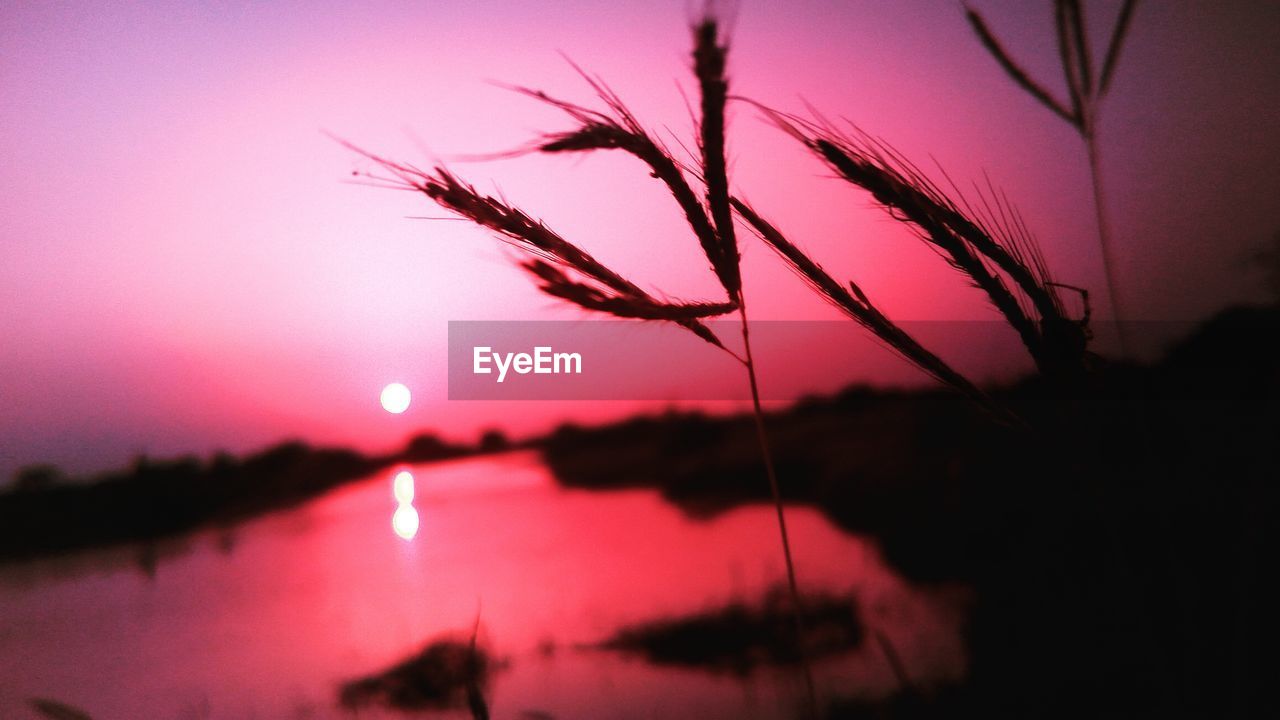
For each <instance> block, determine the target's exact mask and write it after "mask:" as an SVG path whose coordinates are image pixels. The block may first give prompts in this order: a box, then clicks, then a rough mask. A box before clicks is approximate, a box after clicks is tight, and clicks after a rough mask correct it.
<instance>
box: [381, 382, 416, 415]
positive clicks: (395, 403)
mask: <svg viewBox="0 0 1280 720" xmlns="http://www.w3.org/2000/svg"><path fill="white" fill-rule="evenodd" d="M409 399H410V395H409V388H407V387H405V386H404V385H402V384H401V383H391V384H390V385H388V386H386V387H384V388H382V398H381V400H382V409H383V410H386V411H387V412H389V413H392V414H393V415H399V414H400V413H402V412H404V411H405V410H408V409H409Z"/></svg>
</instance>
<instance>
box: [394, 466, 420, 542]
mask: <svg viewBox="0 0 1280 720" xmlns="http://www.w3.org/2000/svg"><path fill="white" fill-rule="evenodd" d="M391 494H392V495H394V496H395V499H396V511H395V513H393V514H392V515H391V529H392V530H394V531H395V533H396V534H397V535H399V536H400V537H402V538H404V539H405V540H412V539H413V538H414V536H416V535H417V534H418V510H417V509H416V508H414V507H413V473H411V472H409V471H408V470H401V471H400V472H397V473H396V474H395V476H394V477H392V478H391Z"/></svg>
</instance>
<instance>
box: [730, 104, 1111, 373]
mask: <svg viewBox="0 0 1280 720" xmlns="http://www.w3.org/2000/svg"><path fill="white" fill-rule="evenodd" d="M765 112H766V114H767V115H768V116H769V117H770V118H771V119H772V120H773V121H774V122H775V123H776V124H777V125H778V126H779V127H780V128H782V129H783V130H785V131H786V132H788V133H789V134H790V135H792V136H793V137H795V138H796V139H797V140H799V141H800V142H801V143H803V144H804V146H805V147H806V148H808V149H809V150H810V151H811V152H812V153H814V154H815V155H816V156H818V157H819V158H820V159H821V160H822V161H823V162H824V163H826V164H827V166H828V167H830V168H831V169H832V170H833V171H835V173H836V174H837V176H839V177H840V178H841V179H844V180H846V181H848V182H850V183H852V184H854V185H856V186H858V187H860V188H862V189H864V190H866V191H867V192H869V193H870V194H871V196H872V197H873V198H874V199H875V201H876V202H877V203H878V204H879V205H880V206H881V207H883V208H884V209H885V210H886V211H888V213H889V215H890V216H891V217H893V218H894V219H895V220H898V221H900V222H903V223H905V224H906V225H908V226H909V227H910V228H911V229H912V231H913V232H914V233H915V234H916V236H917V237H919V238H921V239H922V240H924V241H925V242H926V243H928V244H929V246H930V247H932V248H933V249H934V250H935V251H937V252H938V253H939V254H940V255H941V256H942V257H943V258H944V259H945V260H946V261H947V262H948V263H949V264H950V265H951V266H952V267H954V268H956V269H957V270H959V271H960V272H961V273H963V274H964V275H965V276H967V277H968V278H969V280H970V281H971V282H972V283H973V284H974V285H975V286H977V287H978V288H980V289H981V290H982V291H983V292H984V293H986V295H987V298H988V300H990V302H991V303H992V305H994V306H995V307H996V309H997V310H999V312H1000V313H1001V315H1003V316H1004V318H1005V320H1006V321H1007V322H1008V323H1009V325H1010V326H1012V327H1013V329H1014V330H1015V331H1016V332H1017V333H1018V336H1019V338H1021V340H1022V342H1023V344H1024V345H1025V346H1026V348H1027V351H1028V353H1029V354H1030V355H1031V357H1032V359H1033V360H1035V362H1036V366H1037V367H1038V368H1039V369H1040V370H1041V371H1042V372H1045V373H1046V374H1059V373H1064V372H1067V373H1071V372H1075V371H1077V370H1079V369H1080V368H1081V367H1082V362H1083V354H1084V349H1085V344H1086V341H1087V339H1088V329H1087V328H1086V327H1084V326H1083V325H1082V324H1081V322H1080V321H1077V320H1072V319H1070V318H1068V317H1067V315H1066V312H1065V310H1064V306H1063V303H1062V301H1061V299H1060V298H1059V296H1058V293H1057V287H1059V286H1058V284H1057V283H1055V282H1053V278H1052V277H1051V276H1050V275H1049V273H1048V270H1047V268H1046V267H1045V263H1044V259H1043V256H1042V255H1041V253H1040V250H1039V248H1038V246H1037V244H1036V242H1035V238H1034V237H1032V235H1031V234H1030V233H1029V232H1028V231H1027V230H1026V225H1025V223H1023V222H1022V220H1021V217H1020V215H1018V213H1017V212H1016V211H1015V210H1013V209H1012V207H1010V206H1009V203H1008V201H1007V199H1006V198H1005V197H1004V196H1003V195H1001V194H999V193H997V192H996V191H995V190H994V188H991V189H990V190H989V192H988V193H983V192H982V190H981V189H980V188H979V189H978V197H979V200H980V202H981V203H982V207H983V208H984V209H985V215H984V213H983V212H979V211H977V210H975V208H974V207H973V206H972V205H971V204H970V203H969V202H968V201H967V200H966V199H965V198H964V195H963V194H962V193H960V191H959V189H958V188H955V186H954V183H951V185H952V189H953V192H954V194H955V195H956V198H955V199H953V198H952V197H951V196H949V195H948V194H947V193H946V192H944V191H943V190H942V189H941V188H939V187H938V186H937V184H935V183H934V182H933V181H932V180H930V179H929V177H928V176H927V175H925V173H924V172H922V171H921V170H920V169H919V168H918V167H916V166H915V165H914V164H912V163H911V162H910V161H909V160H907V159H906V158H904V157H902V155H901V154H899V153H898V152H897V151H895V150H894V149H893V148H891V147H889V146H888V145H887V144H885V143H883V142H881V141H879V140H876V139H875V138H872V137H870V136H868V135H867V134H866V133H863V132H861V131H859V130H857V129H856V128H854V132H853V134H840V133H838V132H836V131H835V130H834V129H833V128H832V127H831V125H830V124H829V123H820V122H810V121H806V120H802V119H800V118H797V117H794V116H785V115H783V114H781V113H778V112H776V111H772V110H768V109H767V108H766V109H765ZM944 175H945V173H944ZM988 195H989V196H990V199H988ZM740 212H741V210H740ZM744 217H747V216H745V215H744ZM753 226H754V223H753ZM756 229H757V231H759V230H760V229H761V228H760V227H758V226H757V227H756ZM776 240H777V238H775V241H776ZM766 241H769V238H768V237H766ZM770 244H771V245H774V247H775V249H778V247H777V245H775V242H772V241H771V242H770ZM782 254H783V256H784V257H786V258H787V259H788V261H790V262H792V264H793V265H795V264H796V259H795V258H794V257H792V256H791V255H790V254H789V253H787V252H782ZM799 269H800V271H801V274H802V275H805V276H808V274H809V273H808V272H806V270H805V269H804V267H802V266H799ZM834 302H836V304H837V305H839V306H841V307H843V301H842V300H834ZM868 306H869V303H868ZM855 319H857V318H855ZM881 327H882V329H884V330H886V332H889V333H890V335H892V332H891V331H888V329H887V328H884V327H883V326H881ZM872 329H873V330H874V329H875V328H874V327H873V328H872ZM885 339H886V341H889V339H888V338H885ZM891 344H892V342H891ZM899 351H900V352H902V353H903V354H904V355H906V356H907V357H908V358H909V359H911V360H912V361H913V362H917V364H919V361H920V360H925V359H926V358H923V357H921V356H919V353H918V351H917V350H916V349H914V348H912V347H911V346H910V344H906V345H904V346H903V347H902V348H899ZM908 353H909V354H908ZM921 367H923V368H924V369H925V370H926V371H928V372H930V373H931V374H932V373H933V372H935V371H936V370H939V368H937V366H936V365H931V366H924V365H921ZM948 382H949V384H950V381H948Z"/></svg>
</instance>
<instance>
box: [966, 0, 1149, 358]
mask: <svg viewBox="0 0 1280 720" xmlns="http://www.w3.org/2000/svg"><path fill="white" fill-rule="evenodd" d="M1052 2H1053V11H1054V13H1053V14H1054V28H1055V30H1056V32H1057V44H1058V57H1059V61H1060V62H1061V64H1062V74H1063V77H1064V79H1065V80H1066V85H1067V93H1068V95H1069V98H1070V108H1068V107H1067V106H1066V104H1064V103H1063V102H1062V101H1061V100H1059V99H1057V98H1055V97H1054V96H1053V94H1052V93H1050V92H1049V91H1048V90H1046V89H1045V88H1044V86H1043V85H1041V84H1040V83H1038V82H1036V81H1035V80H1033V79H1032V78H1031V76H1030V74H1029V73H1027V71H1026V70H1024V69H1023V68H1022V66H1020V65H1019V64H1018V63H1017V62H1015V61H1014V60H1013V58H1012V57H1011V56H1010V55H1009V53H1008V51H1006V50H1005V48H1004V46H1003V45H1002V44H1001V43H1000V41H999V40H998V39H997V38H996V36H995V34H994V33H992V32H991V28H990V27H989V26H988V25H987V22H986V20H985V19H984V18H983V17H982V15H981V14H979V13H978V12H977V11H976V10H974V9H973V8H972V7H970V6H969V5H968V3H965V4H964V10H965V17H966V18H967V19H968V21H969V24H970V25H971V26H972V27H973V31H974V33H975V34H977V36H978V39H979V40H980V41H981V42H982V45H983V46H984V47H985V48H986V49H987V51H988V52H990V53H991V55H992V57H994V58H995V60H996V62H997V63H999V65H1000V67H1001V68H1002V69H1004V71H1005V73H1006V74H1008V75H1009V77H1010V78H1011V79H1012V80H1013V81H1014V83H1016V84H1017V85H1018V86H1019V87H1021V88H1022V89H1023V90H1025V91H1026V92H1027V93H1028V94H1029V95H1031V96H1032V97H1033V98H1035V99H1036V100H1037V101H1039V102H1040V103H1041V104H1042V105H1044V106H1045V107H1047V108H1049V109H1050V110H1051V111H1053V113H1054V114H1055V115H1058V116H1059V117H1061V118H1062V119H1064V120H1066V121H1067V122H1068V123H1070V124H1071V126H1072V127H1074V128H1075V129H1076V132H1078V133H1079V134H1080V137H1081V138H1082V139H1083V140H1084V142H1085V150H1086V153H1087V155H1088V160H1089V174H1090V178H1091V180H1092V183H1093V206H1094V212H1095V214H1096V216H1097V218H1096V219H1097V225H1098V245H1099V247H1100V248H1101V250H1102V269H1103V274H1104V275H1105V276H1106V281H1107V293H1108V295H1109V296H1110V298H1111V306H1112V309H1113V314H1114V315H1115V318H1116V320H1117V321H1120V320H1123V317H1124V313H1123V312H1122V310H1121V301H1120V296H1119V293H1118V292H1117V290H1118V285H1117V283H1116V277H1115V258H1114V257H1113V243H1112V239H1111V227H1110V223H1108V221H1107V214H1106V210H1105V206H1104V203H1103V199H1104V197H1105V194H1104V193H1103V191H1102V176H1101V167H1100V166H1101V159H1100V157H1099V153H1098V107H1099V105H1100V104H1101V102H1102V99H1103V98H1104V97H1105V96H1106V94H1107V92H1108V91H1109V90H1110V89H1111V81H1112V79H1113V78H1114V77H1115V71H1116V65H1117V63H1118V62H1119V61H1120V51H1121V49H1122V48H1123V46H1124V40H1125V38H1126V37H1127V35H1128V33H1129V28H1130V27H1131V25H1132V20H1133V13H1134V10H1135V9H1136V8H1137V5H1138V2H1137V0H1125V2H1124V4H1123V5H1121V6H1120V12H1119V15H1118V16H1117V17H1116V22H1115V26H1114V27H1113V28H1112V31H1111V38H1110V40H1109V41H1108V43H1107V52H1106V55H1105V57H1104V59H1103V62H1102V72H1101V73H1099V74H1097V75H1096V76H1095V73H1094V70H1093V53H1092V51H1091V50H1090V47H1089V35H1088V32H1087V31H1086V29H1085V19H1084V6H1083V4H1082V3H1081V2H1080V0H1052ZM1117 330H1118V337H1119V340H1120V352H1121V354H1123V355H1127V354H1128V350H1127V347H1126V346H1127V344H1128V343H1127V342H1126V339H1125V333H1124V327H1123V324H1118V326H1117Z"/></svg>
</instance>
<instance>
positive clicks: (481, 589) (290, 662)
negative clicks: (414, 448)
mask: <svg viewBox="0 0 1280 720" xmlns="http://www.w3.org/2000/svg"><path fill="white" fill-rule="evenodd" d="M398 472H399V470H397V474H396V475H393V476H392V488H391V490H392V493H391V494H392V498H390V499H394V501H395V503H396V507H397V509H396V510H395V514H394V515H393V519H392V528H393V530H394V531H395V532H394V533H388V532H387V529H386V528H387V525H386V523H387V512H388V510H389V507H388V505H389V503H388V500H389V498H388V492H387V490H388V489H387V480H388V476H387V473H385V472H381V473H379V474H377V475H376V476H373V477H371V478H369V480H367V481H365V482H361V483H355V484H352V485H349V486H346V487H343V488H340V489H338V490H336V491H334V492H332V493H330V494H328V495H326V496H324V497H322V498H319V499H317V500H315V501H313V502H311V503H308V504H306V505H304V506H301V507H299V508H296V509H293V510H289V511H286V512H282V513H279V514H276V515H273V516H270V517H266V518H262V519H260V520H257V521H254V522H251V523H247V524H246V525H244V526H242V527H241V528H239V529H238V530H237V531H236V543H235V545H234V547H233V548H232V549H230V551H228V550H227V548H226V546H225V544H224V545H223V547H222V549H219V546H220V543H219V538H220V537H221V536H222V535H223V534H224V533H222V532H221V531H210V532H208V533H205V534H198V535H195V536H193V537H191V538H188V539H186V540H184V541H183V545H184V546H185V550H186V552H184V553H182V554H178V555H175V556H172V557H169V556H162V557H161V558H160V561H159V562H158V564H157V566H156V567H155V568H154V578H152V579H150V580H148V579H147V578H146V577H145V576H144V575H143V574H141V573H139V572H138V571H137V570H136V566H132V565H131V563H129V562H125V561H122V560H114V561H108V562H106V563H104V564H93V563H91V561H90V560H89V558H94V559H97V558H100V557H109V554H105V553H104V554H87V555H82V556H78V557H77V558H76V559H75V560H74V561H69V560H59V561H52V562H44V563H27V564H24V565H20V566H0V717H3V718H15V719H16V720H38V718H37V716H35V715H34V714H33V711H32V710H31V709H30V708H29V706H28V705H27V699H28V698H32V697H48V698H54V699H57V700H59V701H62V702H66V703H70V704H72V705H75V706H78V707H81V708H84V709H85V710H87V711H89V712H91V713H92V714H93V715H94V716H95V717H97V718H100V719H101V718H107V719H110V718H134V717H146V718H176V717H200V718H205V717H207V718H218V719H220V718H245V717H271V718H276V717H311V718H330V717H337V718H342V717H350V716H349V715H345V714H344V713H343V712H342V711H341V710H340V709H339V708H338V706H337V705H336V702H335V701H336V699H337V689H338V687H339V685H340V683H341V682H342V681H344V680H347V679H350V678H352V677H356V676H360V675H364V674H367V673H370V672H373V671H377V670H380V669H382V668H385V667H388V666H390V665H392V664H394V663H396V662H398V661H400V660H401V659H403V658H405V657H407V656H409V655H411V654H413V653H415V652H417V651H419V650H421V649H422V647H423V646H424V645H425V644H426V643H427V642H428V641H429V640H431V639H433V638H435V637H437V636H438V635H440V634H441V633H448V632H452V631H457V630H459V629H469V628H471V626H472V623H473V622H474V621H475V617H476V613H477V610H478V609H479V610H480V611H481V618H482V627H481V634H482V636H483V637H484V638H485V639H486V640H487V641H488V643H489V645H490V646H491V647H492V649H493V651H494V653H495V654H496V656H498V657H500V658H501V659H502V660H503V661H505V662H507V663H508V669H507V670H505V671H504V672H503V673H501V674H500V675H499V676H497V677H496V678H495V680H494V683H493V686H492V697H491V698H490V705H491V707H492V709H493V711H494V717H495V718H513V717H520V716H521V714H522V713H524V712H526V711H537V712H544V713H548V714H550V715H552V716H555V717H558V718H583V717H610V718H628V717H633V718H646V717H655V716H664V717H671V718H682V717H691V716H695V717H699V718H705V719H707V720H710V719H712V718H773V717H787V716H790V715H791V714H792V712H791V711H792V710H793V708H794V707H795V700H796V698H797V697H798V693H799V692H801V691H802V683H803V681H802V680H799V679H798V678H797V677H796V676H795V674H794V673H793V672H790V671H759V672H757V673H756V674H754V675H753V676H751V678H750V679H749V681H748V682H745V683H744V682H742V681H740V680H739V679H736V678H733V677H726V676H721V675H713V674H709V673H705V672H701V671H696V670H672V669H667V668H658V667H654V666H650V665H647V664H645V663H643V662H638V661H635V660H631V659H628V658H625V657H622V656H619V655H617V654H614V653H607V652H602V651H596V650H583V649H580V648H581V647H582V646H583V645H584V644H590V643H594V642H596V641H599V640H601V639H603V638H605V637H608V636H609V635H611V634H612V633H613V632H614V631H615V630H617V629H618V628H619V627H622V626H625V625H631V624H635V623H638V622H643V621H646V620H651V619H654V618H658V617H667V616H673V615H680V614H684V613H689V612H693V611H696V610H701V609H706V608H710V607H714V606H717V605H720V604H724V603H727V602H731V601H733V600H737V599H751V598H759V597H761V596H762V594H763V593H764V592H765V591H766V590H767V589H768V588H769V587H771V586H773V585H775V584H776V583H777V582H778V581H779V580H780V579H781V578H782V577H783V572H784V570H783V565H782V558H781V554H780V551H779V549H778V545H777V534H776V532H777V531H776V527H775V525H774V520H773V518H772V515H771V510H770V509H769V508H767V507H761V506H753V507H744V508H739V509H737V510H734V511H732V512H729V513H726V514H724V515H722V516H719V517H717V518H715V519H714V520H711V521H707V522H695V521H692V520H690V519H689V518H687V517H685V516H684V515H682V514H681V513H680V512H679V511H678V510H676V509H675V508H673V507H672V506H671V505H669V504H667V503H665V502H664V501H663V500H662V499H661V498H660V497H659V496H658V494H657V493H655V492H652V491H648V490H627V491H617V492H608V493H594V492H589V491H581V490H567V489H564V488H561V487H559V486H557V485H556V484H555V483H554V482H553V481H552V479H551V478H550V477H549V475H548V473H547V472H546V470H545V468H544V467H543V466H542V465H541V464H540V463H539V462H538V461H537V459H536V457H535V456H534V455H532V454H512V455H508V456H502V457H497V458H482V459H472V460H466V461H460V462H454V463H449V464H441V465H429V466H418V467H413V468H410V469H409V470H405V472H409V473H410V480H409V481H407V482H405V481H400V480H397V479H396V478H398V477H399V475H398ZM414 476H416V488H415V487H414V485H415V481H414V479H413V478H414ZM415 489H416V492H413V495H414V496H415V497H412V498H408V500H409V501H408V502H402V500H405V499H406V497H407V496H408V493H409V492H412V491H414V490H415ZM414 503H416V509H415V507H414ZM402 511H408V512H405V513H404V516H403V517H402V516H401V513H402ZM410 512H411V513H412V515H410V514H409V513H410ZM419 513H421V516H422V517H421V521H422V522H424V523H430V526H431V532H430V533H429V540H430V541H429V542H426V541H425V540H426V538H425V537H424V536H421V535H418V534H417V530H418V527H417V526H418V524H419ZM400 517H402V519H397V518H400ZM410 517H411V518H412V520H410V519H409V518H410ZM788 519H789V521H790V525H791V530H792V543H793V546H794V550H795V553H796V560H797V566H798V568H797V569H798V572H799V575H800V582H801V583H802V584H804V585H806V586H807V587H810V588H822V589H827V590H830V591H833V592H838V593H844V592H851V593H853V594H854V595H855V596H856V597H857V598H858V607H859V609H860V612H861V614H862V615H863V618H864V620H865V621H866V622H867V623H868V625H869V626H870V627H872V628H875V629H876V630H877V631H878V632H881V633H883V634H884V635H885V636H886V637H887V638H889V639H890V640H891V641H892V643H893V647H894V649H895V650H896V651H897V654H898V655H900V656H901V660H902V663H903V665H904V666H905V668H906V670H907V672H908V673H909V674H910V677H911V678H912V679H913V681H915V682H917V683H919V684H922V685H928V684H930V683H936V682H940V681H944V680H946V679H948V678H956V677H958V676H959V675H960V674H961V673H963V671H964V668H963V663H962V660H961V658H962V657H963V653H962V652H961V650H962V646H961V638H960V630H959V628H960V620H959V618H960V611H959V609H958V604H957V602H956V601H955V600H953V599H949V598H947V597H945V596H943V595H942V594H940V593H936V592H934V593H925V592H922V591H920V590H918V589H916V588H912V587H910V586H908V585H907V584H906V583H905V582H903V581H902V580H901V579H900V578H898V577H896V576H895V575H893V574H892V573H891V572H889V571H888V570H887V569H886V568H885V567H884V565H883V563H882V561H881V560H880V558H879V555H878V554H877V552H876V551H875V549H874V547H873V546H872V545H871V544H869V543H867V542H865V541H863V540H861V539H859V538H856V537H851V536H849V535H846V534H844V533H842V532H840V531H839V530H838V529H836V528H835V527H833V526H832V525H831V524H830V523H829V522H827V521H826V519H825V518H823V517H822V516H821V515H820V514H819V513H817V512H815V511H813V510H811V509H808V508H793V509H791V510H790V511H789V516H788ZM410 528H412V531H409V532H402V530H403V531H407V530H409V529H410ZM134 552H136V550H135V551H134ZM122 557H124V556H122ZM816 671H817V676H818V677H817V679H818V684H819V690H820V692H821V693H822V694H823V695H824V696H831V695H833V694H837V693H839V694H846V695H848V694H855V695H864V696H866V695H883V694H885V693H887V692H889V691H891V690H892V689H893V688H894V687H895V686H896V682H897V681H896V680H895V678H894V675H893V670H892V668H891V667H890V666H889V665H888V663H886V661H885V657H884V653H883V652H882V651H881V650H880V649H879V648H878V647H876V646H875V644H874V643H865V644H864V645H863V646H862V647H861V648H860V649H859V650H857V651H855V652H854V653H852V654H850V655H848V656H844V657H839V658H835V659H832V660H828V661H824V662H822V663H820V664H819V666H818V667H817V668H816ZM359 717H361V718H379V717H386V718H396V717H403V716H400V715H396V714H394V713H391V712H387V713H386V714H379V712H378V711H376V710H365V711H362V712H361V714H360V716H359Z"/></svg>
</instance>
